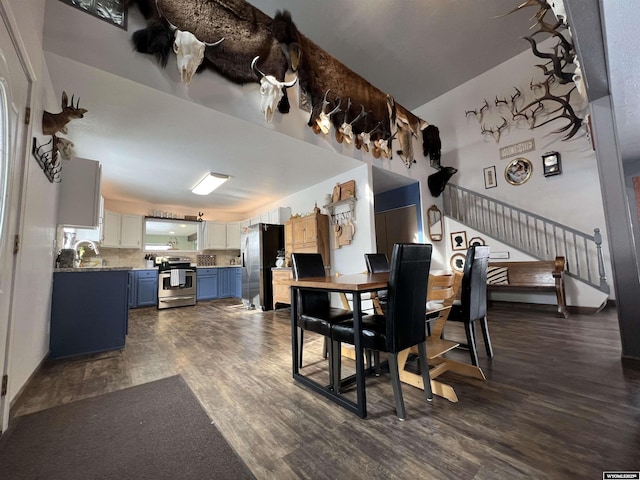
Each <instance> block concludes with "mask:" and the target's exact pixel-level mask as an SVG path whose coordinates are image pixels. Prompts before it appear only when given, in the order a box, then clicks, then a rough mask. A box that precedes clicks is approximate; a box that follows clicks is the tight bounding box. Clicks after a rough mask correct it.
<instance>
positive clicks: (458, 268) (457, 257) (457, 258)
mask: <svg viewBox="0 0 640 480" xmlns="http://www.w3.org/2000/svg"><path fill="white" fill-rule="evenodd" d="M466 259H467V256H466V255H465V254H464V253H454V254H453V255H451V258H450V259H449V266H450V267H451V270H453V271H454V272H462V270H464V262H465V260H466Z"/></svg>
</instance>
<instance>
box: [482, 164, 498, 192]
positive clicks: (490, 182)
mask: <svg viewBox="0 0 640 480" xmlns="http://www.w3.org/2000/svg"><path fill="white" fill-rule="evenodd" d="M483 172H484V188H485V189H487V188H494V187H497V186H498V182H497V179H496V167H495V165H493V166H491V167H486V168H485V169H483Z"/></svg>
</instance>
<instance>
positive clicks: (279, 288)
mask: <svg viewBox="0 0 640 480" xmlns="http://www.w3.org/2000/svg"><path fill="white" fill-rule="evenodd" d="M292 275H293V271H292V270H291V268H272V269H271V283H272V285H273V309H274V310H275V309H276V305H277V304H281V305H291V292H290V290H291V289H290V287H289V285H290V283H289V282H290V281H291V278H292Z"/></svg>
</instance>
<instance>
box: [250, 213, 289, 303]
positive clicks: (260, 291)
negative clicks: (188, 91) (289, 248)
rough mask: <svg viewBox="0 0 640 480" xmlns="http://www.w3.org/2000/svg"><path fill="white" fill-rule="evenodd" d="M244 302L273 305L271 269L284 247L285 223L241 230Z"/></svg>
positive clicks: (260, 225) (252, 226)
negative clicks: (279, 251)
mask: <svg viewBox="0 0 640 480" xmlns="http://www.w3.org/2000/svg"><path fill="white" fill-rule="evenodd" d="M241 248H242V303H243V304H244V306H245V307H246V308H261V309H262V310H271V309H272V308H273V286H272V283H271V268H272V267H275V266H276V257H277V255H278V250H283V249H284V226H283V225H272V224H269V223H259V224H257V225H251V226H250V227H248V228H247V229H246V230H245V231H243V232H242V237H241Z"/></svg>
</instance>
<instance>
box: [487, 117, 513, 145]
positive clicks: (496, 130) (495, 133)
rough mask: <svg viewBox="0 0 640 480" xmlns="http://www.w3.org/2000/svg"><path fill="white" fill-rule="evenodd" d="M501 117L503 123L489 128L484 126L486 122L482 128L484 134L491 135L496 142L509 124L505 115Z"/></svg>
mask: <svg viewBox="0 0 640 480" xmlns="http://www.w3.org/2000/svg"><path fill="white" fill-rule="evenodd" d="M500 118H502V124H501V125H497V126H495V127H492V128H487V127H485V126H484V124H482V129H481V130H480V131H481V132H482V134H483V135H491V136H492V137H493V139H494V140H495V141H496V143H498V142H499V141H500V135H501V134H502V130H504V129H505V128H507V124H508V123H507V119H506V118H504V117H500Z"/></svg>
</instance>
